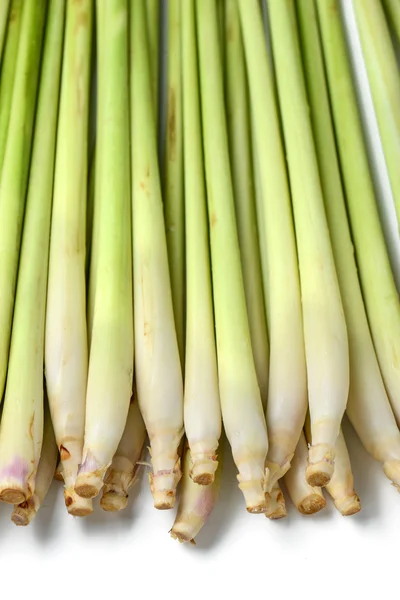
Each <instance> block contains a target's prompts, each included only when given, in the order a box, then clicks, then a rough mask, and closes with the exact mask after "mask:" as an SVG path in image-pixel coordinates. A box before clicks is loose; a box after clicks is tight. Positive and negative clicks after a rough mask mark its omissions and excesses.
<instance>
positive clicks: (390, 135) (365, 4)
mask: <svg viewBox="0 0 400 600" xmlns="http://www.w3.org/2000/svg"><path fill="white" fill-rule="evenodd" d="M398 6H399V4H398ZM354 9H355V14H356V17H357V24H358V30H359V33H360V38H361V43H362V50H363V55H364V60H365V65H366V68H367V72H368V79H369V85H370V88H371V92H372V97H373V101H374V107H375V114H376V117H377V120H378V125H379V131H380V135H381V140H382V145H383V151H384V154H385V159H386V165H387V169H388V174H389V179H390V184H391V188H392V194H393V198H394V203H395V207H396V212H397V221H398V228H397V229H398V232H399V237H398V239H399V241H400V169H399V164H400V72H399V66H398V64H397V59H396V54H395V51H394V47H393V43H392V39H391V37H390V31H389V27H388V24H387V21H386V18H385V13H384V11H383V6H382V4H381V2H380V0H355V2H354Z"/></svg>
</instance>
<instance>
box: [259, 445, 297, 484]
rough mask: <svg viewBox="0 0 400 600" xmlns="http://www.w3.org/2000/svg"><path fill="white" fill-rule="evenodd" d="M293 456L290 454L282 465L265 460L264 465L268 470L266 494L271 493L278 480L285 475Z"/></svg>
mask: <svg viewBox="0 0 400 600" xmlns="http://www.w3.org/2000/svg"><path fill="white" fill-rule="evenodd" d="M293 456H294V455H293V454H292V455H291V456H290V458H287V459H286V460H285V461H284V463H283V464H282V465H280V464H279V463H276V462H272V461H269V460H267V462H266V463H265V465H266V467H267V468H268V470H269V480H268V488H267V491H268V492H271V491H272V490H273V489H274V486H275V484H277V483H278V481H279V479H282V477H284V475H286V473H287V472H288V471H289V469H290V464H291V460H292V458H293Z"/></svg>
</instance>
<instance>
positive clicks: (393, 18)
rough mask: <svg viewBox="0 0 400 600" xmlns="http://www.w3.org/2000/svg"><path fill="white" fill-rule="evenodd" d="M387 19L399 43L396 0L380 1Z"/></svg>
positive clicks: (399, 9)
mask: <svg viewBox="0 0 400 600" xmlns="http://www.w3.org/2000/svg"><path fill="white" fill-rule="evenodd" d="M382 3H383V6H384V8H385V11H386V14H387V17H388V19H389V21H390V23H391V25H392V27H393V29H394V31H395V33H396V36H397V39H398V41H399V42H400V4H399V3H398V2H397V0H382Z"/></svg>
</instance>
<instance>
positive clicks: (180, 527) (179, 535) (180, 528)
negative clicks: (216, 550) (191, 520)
mask: <svg viewBox="0 0 400 600" xmlns="http://www.w3.org/2000/svg"><path fill="white" fill-rule="evenodd" d="M169 534H170V536H171V537H172V539H173V540H178V542H180V543H181V544H184V543H190V544H193V545H196V542H195V541H194V539H193V538H192V537H191V532H190V531H189V530H186V529H185V524H184V523H177V524H176V525H174V526H173V528H172V529H171V531H170V532H169Z"/></svg>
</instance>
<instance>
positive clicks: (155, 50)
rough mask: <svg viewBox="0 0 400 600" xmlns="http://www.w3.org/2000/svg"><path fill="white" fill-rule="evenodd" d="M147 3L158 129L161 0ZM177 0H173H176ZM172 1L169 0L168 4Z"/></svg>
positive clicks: (150, 56)
mask: <svg viewBox="0 0 400 600" xmlns="http://www.w3.org/2000/svg"><path fill="white" fill-rule="evenodd" d="M144 1H145V4H146V26H147V39H148V44H149V63H150V80H151V92H152V96H153V103H154V118H155V123H156V130H157V124H158V88H159V75H160V26H161V21H160V16H161V7H160V1H161V0H144ZM174 1H176V0H172V2H174ZM169 4H170V2H169V1H168V5H169Z"/></svg>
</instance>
